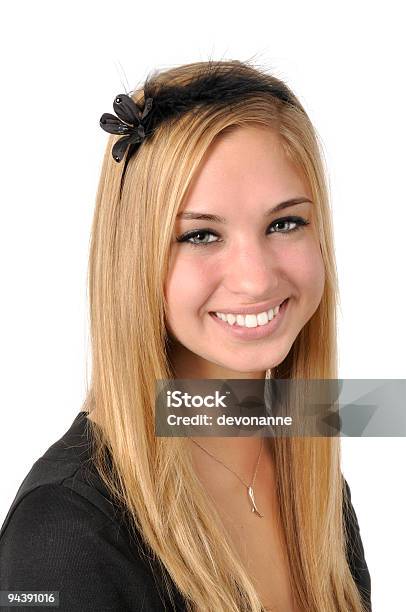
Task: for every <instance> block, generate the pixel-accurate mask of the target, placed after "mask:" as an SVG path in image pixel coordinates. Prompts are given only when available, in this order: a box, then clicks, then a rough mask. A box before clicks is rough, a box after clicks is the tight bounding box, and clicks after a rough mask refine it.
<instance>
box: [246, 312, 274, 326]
mask: <svg viewBox="0 0 406 612" xmlns="http://www.w3.org/2000/svg"><path fill="white" fill-rule="evenodd" d="M261 314H263V313H262V312H261ZM267 318H268V317H267ZM257 325H258V321H257V315H254V314H252V315H245V327H256V326H257Z"/></svg>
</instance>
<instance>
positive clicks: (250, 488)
mask: <svg viewBox="0 0 406 612" xmlns="http://www.w3.org/2000/svg"><path fill="white" fill-rule="evenodd" d="M190 440H192V442H194V443H195V444H196V445H197V446H199V448H201V449H202V450H203V451H204V452H205V453H207V454H208V455H210V457H212V458H213V459H214V460H215V461H217V462H218V463H221V465H223V466H224V467H225V468H226V469H227V470H228V471H229V472H232V473H233V474H234V476H237V478H238V480H239V481H240V482H242V484H243V485H244V487H245V488H246V489H247V493H248V497H249V499H250V501H251V512H255V514H256V515H257V516H259V517H260V518H263V516H264V515H263V514H261V513H260V512H259V510H258V508H257V506H256V504H255V497H254V482H255V477H256V475H257V470H258V465H259V459H260V457H261V452H262V444H263V441H264V440H263V438H261V448H260V449H259V454H258V459H257V464H256V466H255V471H254V475H253V477H252V480H251V483H250V484H247V483H246V482H245V481H244V480H243V479H242V478H241V477H240V476H239V475H238V474H237V473H236V472H234V470H232V469H231V468H230V467H228V466H227V465H226V464H225V463H223V462H222V461H221V460H220V459H217V457H215V456H214V455H212V454H211V453H210V452H209V451H208V450H206V449H205V448H203V446H201V445H200V444H199V443H198V442H196V440H193V438H190Z"/></svg>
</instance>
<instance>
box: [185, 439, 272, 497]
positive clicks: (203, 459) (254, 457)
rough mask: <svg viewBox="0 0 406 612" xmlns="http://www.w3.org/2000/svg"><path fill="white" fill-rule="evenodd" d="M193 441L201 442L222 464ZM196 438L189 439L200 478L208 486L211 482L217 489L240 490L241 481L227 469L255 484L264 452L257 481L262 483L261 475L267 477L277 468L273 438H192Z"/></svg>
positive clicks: (247, 482) (245, 480)
mask: <svg viewBox="0 0 406 612" xmlns="http://www.w3.org/2000/svg"><path fill="white" fill-rule="evenodd" d="M192 439H193V440H195V441H196V442H198V443H199V444H200V445H201V446H202V447H203V448H204V449H205V450H206V451H208V452H209V453H211V454H212V455H213V456H214V457H215V458H216V459H217V460H218V461H216V459H214V458H213V457H211V456H210V455H208V454H207V453H206V452H205V451H204V450H202V449H201V448H200V447H199V446H197V444H195V443H194V442H193V441H192ZM192 439H190V440H189V443H190V447H191V452H192V458H193V464H194V467H195V469H196V471H197V473H198V474H199V476H200V477H201V478H202V479H203V480H204V481H205V482H206V483H211V484H212V485H213V486H214V487H216V486H219V487H222V488H224V487H226V488H228V487H229V488H230V489H232V490H235V488H236V487H241V482H240V481H239V480H238V478H237V477H236V476H235V474H233V472H231V471H229V470H228V469H227V468H230V469H231V470H233V471H234V472H236V473H237V474H238V476H239V477H240V478H241V479H242V480H243V481H244V482H245V483H246V484H247V485H249V484H251V481H252V478H253V476H254V471H255V468H256V466H257V462H258V456H259V453H260V451H261V455H260V460H259V463H258V470H257V476H256V479H255V482H258V481H259V480H260V478H261V474H264V473H265V471H267V470H269V468H270V467H271V466H272V465H273V460H272V453H271V446H270V440H269V438H260V437H254V436H249V437H243V438H231V437H230V438H214V437H196V436H192ZM261 440H262V450H261ZM219 461H220V462H222V463H223V464H224V465H226V466H227V468H226V467H224V465H222V464H221V463H219Z"/></svg>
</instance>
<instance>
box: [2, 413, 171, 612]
mask: <svg viewBox="0 0 406 612" xmlns="http://www.w3.org/2000/svg"><path fill="white" fill-rule="evenodd" d="M90 459H91V458H90V454H89V439H88V432H87V429H86V422H85V418H84V414H83V413H80V415H78V417H76V419H75V421H74V423H73V425H72V426H71V428H70V429H69V431H68V432H67V433H66V434H64V436H63V437H62V438H61V439H60V440H58V441H57V442H56V443H55V444H53V445H52V446H51V447H50V448H49V449H48V450H47V451H46V453H45V454H44V455H43V456H42V457H41V458H40V459H38V460H37V461H36V462H35V463H34V465H33V466H32V468H31V470H30V471H29V473H28V474H27V476H26V477H25V479H24V481H23V482H22V483H21V485H20V487H19V489H18V491H17V494H16V496H15V499H14V501H13V502H12V504H11V507H10V509H9V512H8V514H7V516H6V519H5V521H4V523H3V525H2V527H1V530H0V590H19V591H30V590H31V591H34V590H35V591H59V609H60V611H61V612H90V611H96V610H97V611H98V612H102V611H104V610H114V611H117V612H126V611H128V610H134V609H137V610H138V609H139V610H141V609H143V610H151V611H154V610H165V609H166V610H173V609H174V608H173V607H171V604H170V603H168V600H167V599H166V596H167V592H166V590H165V589H164V588H163V581H162V569H161V567H160V565H158V563H157V562H156V561H155V560H154V559H153V556H152V554H151V553H150V552H149V550H148V547H147V546H146V545H145V543H144V540H143V538H142V537H141V535H140V534H139V533H138V532H137V533H133V532H132V531H131V530H130V528H129V526H128V523H127V521H126V515H125V513H124V512H123V511H122V509H121V508H120V507H118V506H117V504H116V503H115V502H114V501H113V500H112V498H111V497H110V495H109V493H108V491H107V489H106V488H105V486H104V485H103V483H102V482H101V479H100V478H99V477H98V474H97V473H96V470H95V467H94V465H93V463H92V462H91V460H90ZM175 597H176V591H175ZM178 601H180V605H179V607H176V608H175V609H176V610H181V609H182V610H183V607H182V605H181V604H182V599H181V598H180V599H178ZM165 603H166V604H167V607H165Z"/></svg>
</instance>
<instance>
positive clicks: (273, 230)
mask: <svg viewBox="0 0 406 612" xmlns="http://www.w3.org/2000/svg"><path fill="white" fill-rule="evenodd" d="M309 224H310V221H307V220H306V219H303V217H292V216H290V217H283V218H281V219H276V220H275V221H273V222H272V223H271V224H270V225H269V228H270V231H269V232H268V233H269V234H291V233H292V232H296V231H297V230H300V229H303V228H304V227H305V226H306V225H309ZM208 236H214V238H218V237H219V236H218V234H217V233H216V232H214V231H212V230H211V229H209V228H204V229H199V230H194V231H192V232H187V233H186V234H182V236H178V237H177V238H176V241H177V242H186V243H187V244H190V245H192V246H206V245H207V244H211V243H213V242H220V241H219V240H215V239H214V240H206V239H203V240H200V239H199V237H200V238H202V237H206V238H207V237H208ZM196 239H197V241H196Z"/></svg>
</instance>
